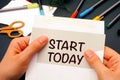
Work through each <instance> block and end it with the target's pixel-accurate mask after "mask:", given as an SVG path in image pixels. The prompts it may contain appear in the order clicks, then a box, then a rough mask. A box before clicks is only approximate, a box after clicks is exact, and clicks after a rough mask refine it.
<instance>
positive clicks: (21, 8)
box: [0, 3, 38, 13]
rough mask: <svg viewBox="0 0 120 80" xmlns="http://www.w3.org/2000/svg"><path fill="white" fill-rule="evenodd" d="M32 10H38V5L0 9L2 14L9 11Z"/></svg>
mask: <svg viewBox="0 0 120 80" xmlns="http://www.w3.org/2000/svg"><path fill="white" fill-rule="evenodd" d="M32 8H38V4H37V3H32V4H28V5H24V6H19V7H13V8H5V9H0V13H2V12H8V11H16V10H23V9H32Z"/></svg>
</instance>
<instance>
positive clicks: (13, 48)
mask: <svg viewBox="0 0 120 80" xmlns="http://www.w3.org/2000/svg"><path fill="white" fill-rule="evenodd" d="M29 40H30V37H20V38H16V39H13V40H12V41H11V43H10V45H9V48H8V50H7V52H6V54H5V56H4V58H3V60H2V61H1V63H0V80H18V79H19V78H20V77H21V76H22V75H23V74H24V73H25V72H26V70H27V68H28V65H29V63H30V60H31V58H32V57H33V55H34V54H35V53H36V52H38V51H40V50H41V49H42V48H43V47H44V46H45V45H46V43H47V42H48V38H47V37H46V36H43V35H42V36H40V37H39V38H37V39H36V40H34V41H33V42H32V43H31V44H29Z"/></svg>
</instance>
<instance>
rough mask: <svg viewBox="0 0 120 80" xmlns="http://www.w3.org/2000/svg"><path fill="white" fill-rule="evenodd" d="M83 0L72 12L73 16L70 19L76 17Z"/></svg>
mask: <svg viewBox="0 0 120 80" xmlns="http://www.w3.org/2000/svg"><path fill="white" fill-rule="evenodd" d="M83 2H84V0H81V1H80V3H79V5H78V6H77V8H76V10H75V11H74V12H73V14H72V15H71V18H75V17H76V16H77V15H78V12H79V9H80V7H81V5H82V4H83Z"/></svg>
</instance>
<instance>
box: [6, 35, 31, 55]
mask: <svg viewBox="0 0 120 80" xmlns="http://www.w3.org/2000/svg"><path fill="white" fill-rule="evenodd" d="M29 40H30V37H20V38H15V39H13V40H12V41H11V43H10V45H9V48H8V50H7V52H8V53H10V54H18V53H20V52H21V51H23V50H24V49H25V48H26V47H27V46H28V44H29Z"/></svg>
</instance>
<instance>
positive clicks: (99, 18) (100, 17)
mask: <svg viewBox="0 0 120 80" xmlns="http://www.w3.org/2000/svg"><path fill="white" fill-rule="evenodd" d="M119 4H120V0H119V1H117V2H116V3H115V4H113V5H112V6H111V7H109V8H108V9H107V10H105V11H104V12H103V13H101V14H100V15H98V16H96V17H94V18H93V20H102V19H103V18H104V15H105V14H107V13H108V12H109V11H111V10H112V9H113V8H115V7H116V6H117V5H119Z"/></svg>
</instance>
